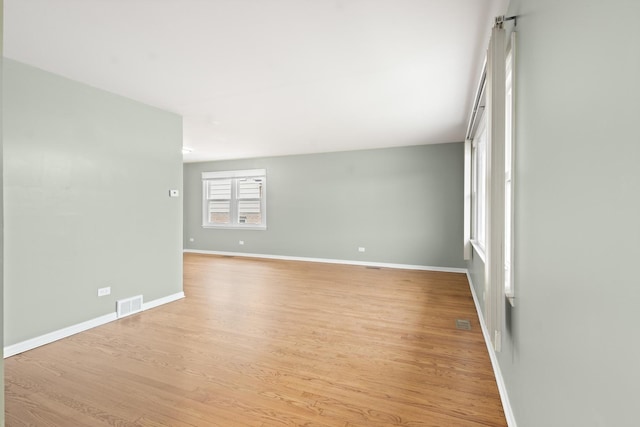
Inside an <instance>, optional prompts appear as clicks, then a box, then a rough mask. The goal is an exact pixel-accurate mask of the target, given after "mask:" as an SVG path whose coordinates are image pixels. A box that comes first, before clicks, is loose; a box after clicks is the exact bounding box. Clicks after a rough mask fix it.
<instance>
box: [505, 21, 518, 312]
mask: <svg viewBox="0 0 640 427" xmlns="http://www.w3.org/2000/svg"><path fill="white" fill-rule="evenodd" d="M515 38H516V32H515V31H513V32H512V33H511V41H510V44H509V48H508V49H507V57H506V61H505V62H506V65H505V135H504V245H503V248H504V257H503V259H504V293H505V295H506V296H507V298H509V301H510V302H511V303H512V304H513V297H514V296H515V294H514V288H513V269H512V263H513V183H512V178H511V170H512V168H513V139H514V138H513V134H514V114H513V113H514V65H515V43H516V39H515Z"/></svg>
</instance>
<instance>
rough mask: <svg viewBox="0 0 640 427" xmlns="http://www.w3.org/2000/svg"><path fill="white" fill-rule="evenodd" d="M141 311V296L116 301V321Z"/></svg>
mask: <svg viewBox="0 0 640 427" xmlns="http://www.w3.org/2000/svg"><path fill="white" fill-rule="evenodd" d="M140 311H142V295H138V296H135V297H131V298H125V299H120V300H118V301H116V314H117V316H118V319H119V318H121V317H125V316H128V315H130V314H134V313H138V312H140Z"/></svg>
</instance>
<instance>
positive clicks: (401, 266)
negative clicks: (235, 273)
mask: <svg viewBox="0 0 640 427" xmlns="http://www.w3.org/2000/svg"><path fill="white" fill-rule="evenodd" d="M183 252H186V253H192V254H205V255H226V256H236V257H246V258H266V259H280V260H284V261H306V262H320V263H326V264H344V265H361V266H365V267H381V268H382V267H383V268H398V269H402V270H423V271H442V272H445V273H466V272H467V269H466V268H454V267H431V266H426V265H412V264H392V263H386V262H370V261H354V260H345V259H328V258H308V257H299V256H287V255H268V254H250V253H244V252H223V251H205V250H200V249H183Z"/></svg>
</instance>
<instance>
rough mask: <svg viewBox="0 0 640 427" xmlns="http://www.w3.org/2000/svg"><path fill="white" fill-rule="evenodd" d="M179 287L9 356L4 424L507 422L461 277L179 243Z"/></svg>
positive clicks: (66, 426) (68, 426) (64, 426)
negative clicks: (458, 322)
mask: <svg viewBox="0 0 640 427" xmlns="http://www.w3.org/2000/svg"><path fill="white" fill-rule="evenodd" d="M184 289H185V293H186V295H187V297H186V298H185V299H183V300H180V301H177V302H173V303H171V304H167V305H164V306H162V307H158V308H156V309H153V310H148V311H146V312H144V313H140V314H137V315H134V316H131V317H129V318H125V319H121V320H119V321H115V322H112V323H109V324H107V325H104V326H101V327H98V328H95V329H92V330H90V331H87V332H83V333H80V334H77V335H74V336H72V337H70V338H67V339H64V340H61V341H58V342H56V343H53V344H50V345H47V346H44V347H40V348H37V349H35V350H31V351H29V352H26V353H23V354H20V355H16V356H13V357H11V358H9V359H7V360H5V387H6V388H5V390H6V425H7V426H9V427H10V426H27V425H28V426H56V427H76V426H178V427H179V426H197V427H202V426H244V425H247V426H282V425H286V426H392V425H399V426H445V427H448V426H465V427H468V426H506V422H505V418H504V414H503V412H502V407H501V404H500V399H499V395H498V390H497V387H496V382H495V379H494V377H493V373H492V369H491V365H490V361H489V357H488V354H487V349H486V346H485V344H484V341H483V338H482V333H481V330H480V326H479V323H478V318H477V315H476V313H475V309H474V305H473V300H472V297H471V294H470V292H469V287H468V284H467V281H466V278H465V276H464V275H463V274H453V273H437V272H420V271H408V270H392V269H371V268H365V267H357V266H342V265H330V264H315V263H302V262H289V261H275V260H260V259H245V258H232V257H216V256H207V255H196V254H186V255H185V260H184ZM459 318H462V319H469V320H471V325H472V329H471V331H464V330H457V329H456V328H455V319H459Z"/></svg>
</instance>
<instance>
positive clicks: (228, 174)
mask: <svg viewBox="0 0 640 427" xmlns="http://www.w3.org/2000/svg"><path fill="white" fill-rule="evenodd" d="M246 179H260V180H261V181H262V186H261V194H260V197H259V198H251V199H247V198H240V194H239V193H240V186H239V183H240V182H241V181H242V180H246ZM222 180H229V181H230V182H231V188H230V198H229V199H226V198H224V199H222V198H221V199H217V200H229V222H228V223H224V224H220V223H213V222H211V221H210V216H209V214H210V211H209V203H210V202H211V201H212V200H216V199H212V198H210V197H209V193H208V186H209V183H210V182H213V181H222ZM248 200H251V201H256V200H259V201H260V216H261V222H260V224H251V223H241V222H240V218H239V216H240V208H239V206H240V203H241V202H242V201H248ZM202 227H203V228H213V229H237V230H266V229H267V170H266V169H245V170H231V171H215V172H203V173H202Z"/></svg>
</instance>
